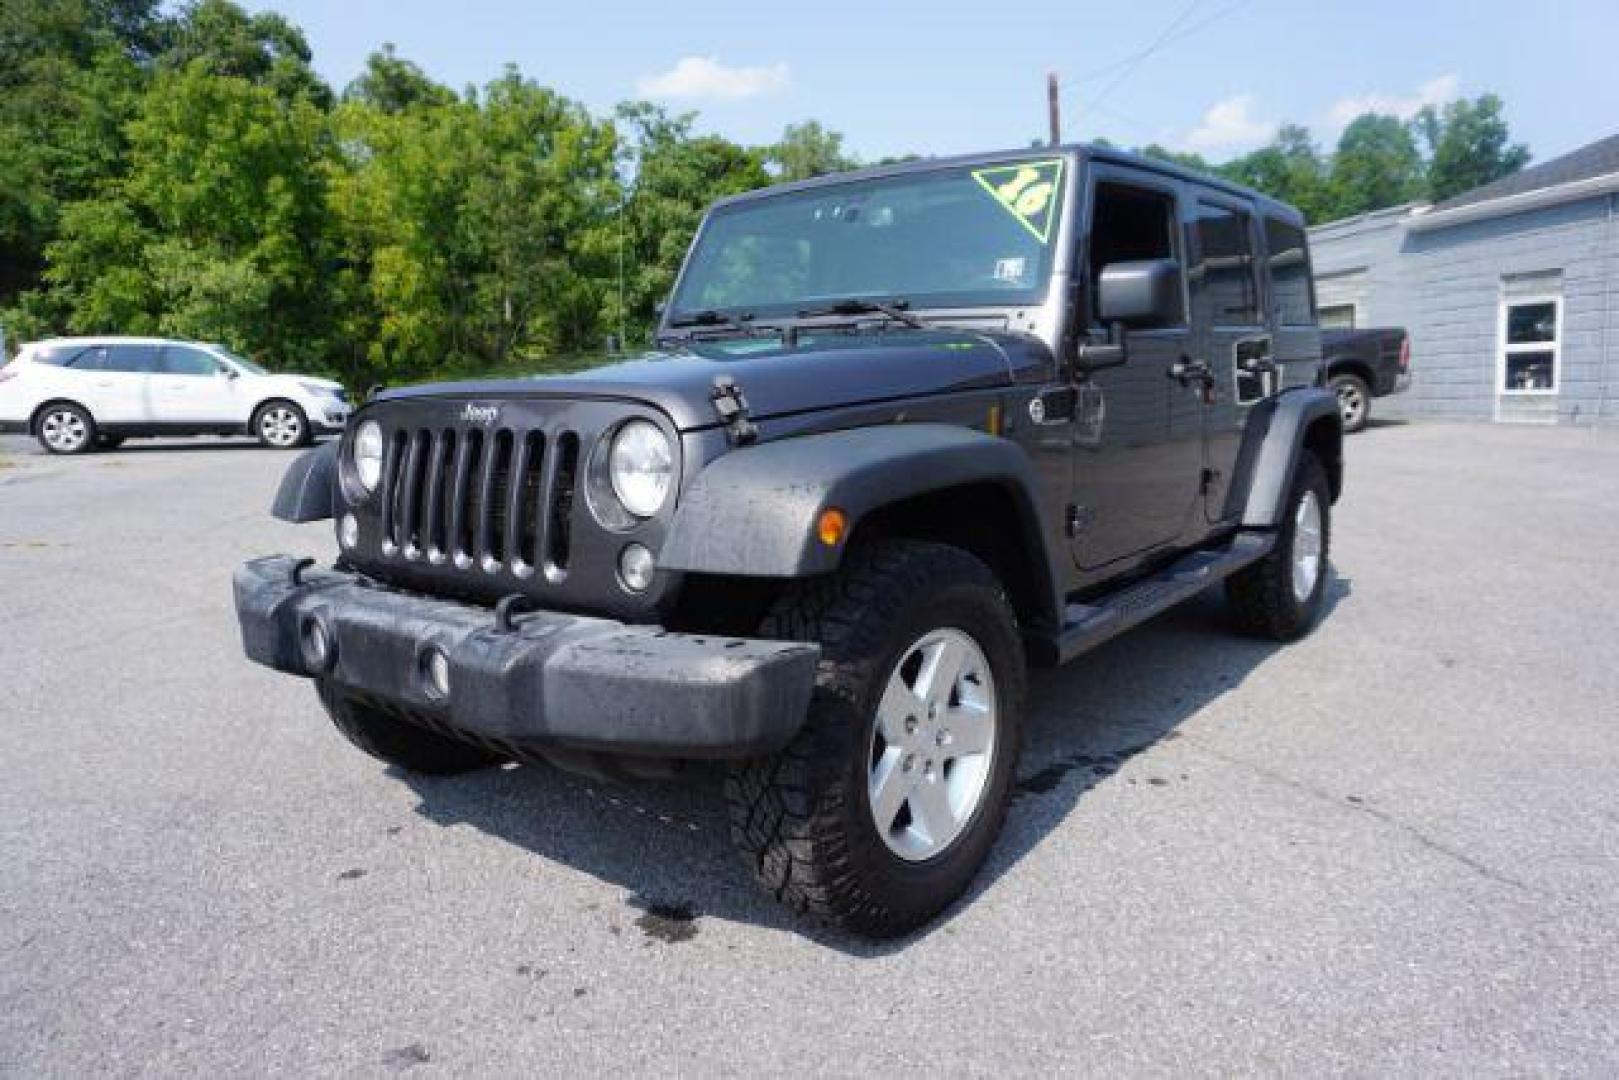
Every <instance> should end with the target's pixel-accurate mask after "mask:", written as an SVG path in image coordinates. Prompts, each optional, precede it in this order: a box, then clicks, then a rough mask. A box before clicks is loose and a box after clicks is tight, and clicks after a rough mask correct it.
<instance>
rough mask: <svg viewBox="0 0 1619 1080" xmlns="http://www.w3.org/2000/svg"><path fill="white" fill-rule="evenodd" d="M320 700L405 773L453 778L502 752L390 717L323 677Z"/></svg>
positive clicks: (344, 728) (359, 740) (357, 739)
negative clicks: (497, 752)
mask: <svg viewBox="0 0 1619 1080" xmlns="http://www.w3.org/2000/svg"><path fill="white" fill-rule="evenodd" d="M315 689H316V691H317V692H318V693H319V694H320V703H321V704H322V705H324V706H325V707H326V714H327V715H328V716H330V717H331V718H332V723H334V724H336V725H337V730H338V731H341V732H342V733H343V736H344V737H345V738H346V739H348V741H349V742H351V743H353V744H354V745H355V746H358V747H359V748H360V749H361V750H364V751H365V752H366V753H368V754H370V755H371V756H372V757H374V758H377V759H378V760H380V761H386V762H387V763H388V764H389V765H397V766H399V768H401V769H404V770H405V771H406V772H413V773H424V774H426V775H429V776H453V775H455V774H456V773H464V772H471V771H472V770H473V769H482V768H485V767H487V766H490V765H494V764H497V763H498V762H500V761H501V760H502V759H501V757H500V755H498V754H495V753H493V752H492V751H489V750H484V749H482V748H481V747H477V746H473V745H472V744H471V743H464V742H461V741H460V740H458V739H452V738H450V737H449V736H447V735H440V734H439V733H438V732H436V731H429V730H427V729H426V728H424V727H418V726H416V725H415V724H412V723H410V722H409V721H408V720H400V719H398V718H397V717H393V716H389V715H388V714H387V713H385V712H383V711H382V710H381V709H377V708H374V707H372V706H370V705H367V704H365V703H364V702H362V701H358V700H356V699H354V698H352V697H350V696H348V695H347V694H345V693H343V692H342V691H341V690H339V689H338V688H337V687H335V686H333V685H332V684H331V683H329V682H327V681H325V680H324V679H322V680H318V681H317V682H316V684H315Z"/></svg>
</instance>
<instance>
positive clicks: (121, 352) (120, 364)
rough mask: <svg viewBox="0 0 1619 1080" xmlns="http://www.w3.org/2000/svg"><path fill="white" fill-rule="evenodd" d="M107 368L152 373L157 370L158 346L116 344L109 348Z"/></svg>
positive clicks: (109, 369) (135, 372)
mask: <svg viewBox="0 0 1619 1080" xmlns="http://www.w3.org/2000/svg"><path fill="white" fill-rule="evenodd" d="M107 370H108V371H125V372H130V373H132V374H136V375H150V374H151V373H152V372H154V371H156V370H157V346H156V345H114V346H112V347H111V348H109V349H108V350H107Z"/></svg>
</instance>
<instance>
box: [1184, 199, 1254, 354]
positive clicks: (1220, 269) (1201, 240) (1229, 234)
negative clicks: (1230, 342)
mask: <svg viewBox="0 0 1619 1080" xmlns="http://www.w3.org/2000/svg"><path fill="white" fill-rule="evenodd" d="M1197 246H1198V262H1197V265H1196V266H1195V267H1194V268H1193V269H1192V276H1193V279H1194V280H1195V281H1198V282H1200V283H1201V285H1202V287H1203V290H1204V296H1205V302H1206V303H1207V305H1208V307H1207V310H1208V313H1209V323H1210V325H1212V326H1254V325H1256V324H1257V323H1258V322H1259V321H1260V320H1259V291H1258V286H1257V285H1256V283H1255V282H1254V244H1253V234H1252V232H1250V231H1249V228H1248V215H1247V214H1245V213H1242V212H1241V211H1239V210H1232V209H1229V208H1227V207H1224V206H1214V205H1211V204H1209V203H1198V206H1197Z"/></svg>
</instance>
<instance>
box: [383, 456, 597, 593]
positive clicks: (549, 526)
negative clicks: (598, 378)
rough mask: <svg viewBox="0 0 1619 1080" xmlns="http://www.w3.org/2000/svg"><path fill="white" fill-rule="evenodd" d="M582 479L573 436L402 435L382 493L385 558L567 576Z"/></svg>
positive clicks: (387, 460)
mask: <svg viewBox="0 0 1619 1080" xmlns="http://www.w3.org/2000/svg"><path fill="white" fill-rule="evenodd" d="M578 475H579V436H578V434H577V433H575V432H573V431H567V430H562V431H543V430H521V429H513V428H499V429H496V430H488V431H486V430H484V429H481V428H472V429H466V428H438V427H414V428H402V429H396V430H395V431H393V432H392V435H391V437H390V439H389V440H388V443H387V450H386V453H385V456H384V459H383V469H382V486H381V490H380V491H379V493H378V494H379V496H380V502H381V510H382V537H383V539H382V553H383V554H384V555H386V556H395V555H397V556H401V557H403V558H404V559H406V560H408V561H416V560H425V561H426V562H427V563H429V564H432V565H441V564H444V563H449V564H452V565H454V566H455V567H456V568H457V569H460V570H470V569H473V568H478V569H481V570H484V571H487V572H490V573H494V572H497V571H500V570H502V569H504V570H509V571H510V572H511V573H513V574H516V575H517V576H518V577H520V578H528V577H532V576H533V575H534V574H535V573H536V572H543V573H544V574H545V575H546V576H547V577H548V578H551V579H553V580H556V579H560V578H561V577H562V576H563V575H565V574H566V573H567V570H568V562H569V556H570V554H571V550H570V549H571V539H572V538H571V536H570V525H569V523H570V520H571V517H572V510H573V497H574V487H575V485H576V484H577V481H578Z"/></svg>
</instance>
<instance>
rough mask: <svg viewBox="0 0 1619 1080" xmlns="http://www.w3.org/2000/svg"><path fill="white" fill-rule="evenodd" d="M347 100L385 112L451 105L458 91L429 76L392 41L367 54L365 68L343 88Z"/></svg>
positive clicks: (344, 98)
mask: <svg viewBox="0 0 1619 1080" xmlns="http://www.w3.org/2000/svg"><path fill="white" fill-rule="evenodd" d="M343 100H344V101H350V102H358V103H360V104H362V105H369V106H371V107H372V108H373V109H377V110H379V111H381V112H385V113H396V112H402V111H404V110H405V109H409V108H412V107H415V106H418V105H448V104H450V102H452V101H454V100H455V94H454V93H452V92H451V91H450V88H449V87H447V86H442V85H440V84H439V83H436V82H434V81H433V80H432V79H429V78H428V77H427V75H426V74H425V73H424V72H423V71H422V69H421V68H419V67H417V66H416V65H415V64H414V63H412V62H411V61H409V60H405V59H402V58H400V56H399V54H398V53H396V52H395V51H394V46H393V43H392V42H388V43H386V44H384V45H383V46H382V48H381V49H380V50H379V51H377V52H374V53H372V54H371V55H370V56H368V57H366V61H365V71H364V72H363V73H361V75H360V76H359V77H358V78H356V79H355V80H354V81H353V82H351V83H349V84H348V86H347V87H346V88H345V89H344V90H343Z"/></svg>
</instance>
